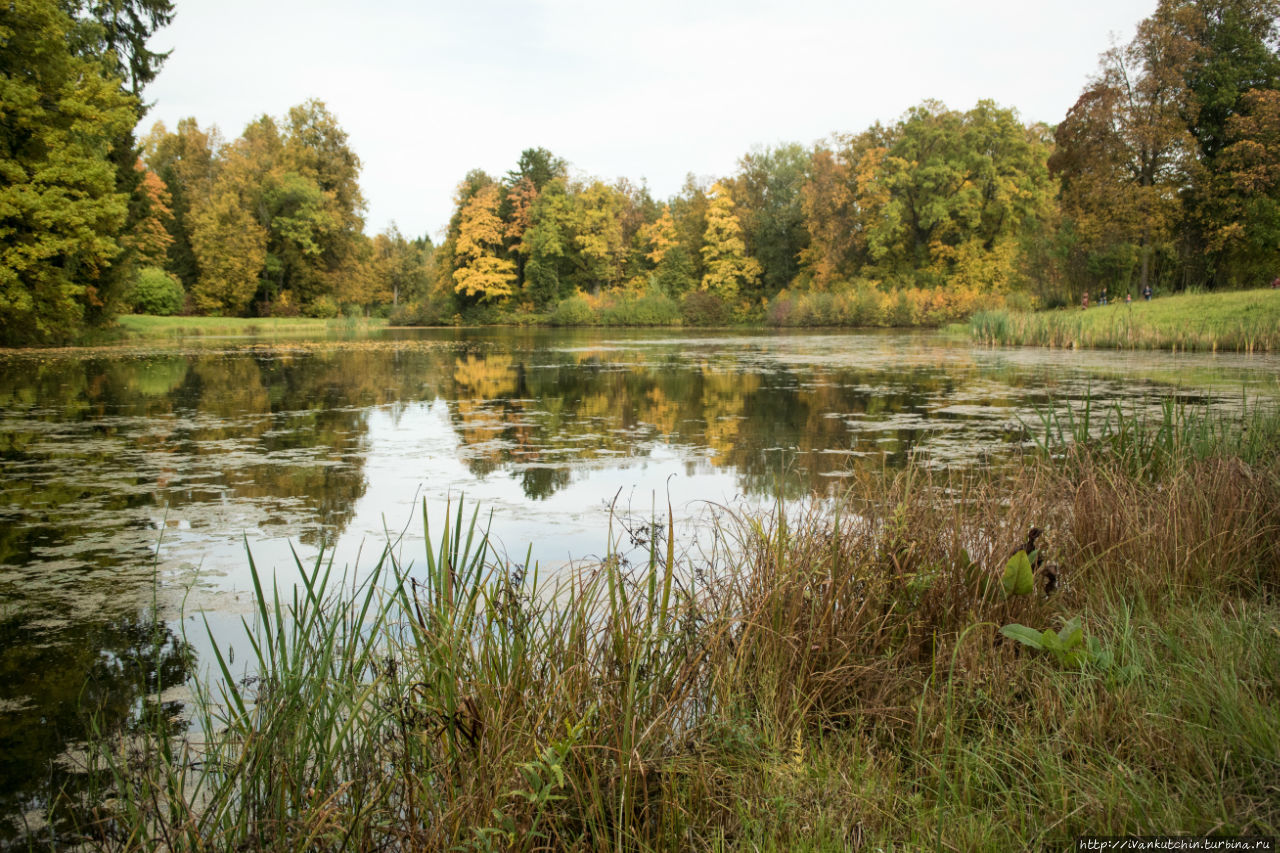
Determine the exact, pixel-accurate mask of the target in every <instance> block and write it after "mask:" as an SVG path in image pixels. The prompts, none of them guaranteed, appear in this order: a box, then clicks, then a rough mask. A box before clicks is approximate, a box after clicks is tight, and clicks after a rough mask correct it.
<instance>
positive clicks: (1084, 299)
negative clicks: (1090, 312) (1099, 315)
mask: <svg viewBox="0 0 1280 853" xmlns="http://www.w3.org/2000/svg"><path fill="white" fill-rule="evenodd" d="M1080 307H1081V308H1088V307H1089V291H1087V290H1086V291H1085V292H1084V296H1083V297H1081V298H1080Z"/></svg>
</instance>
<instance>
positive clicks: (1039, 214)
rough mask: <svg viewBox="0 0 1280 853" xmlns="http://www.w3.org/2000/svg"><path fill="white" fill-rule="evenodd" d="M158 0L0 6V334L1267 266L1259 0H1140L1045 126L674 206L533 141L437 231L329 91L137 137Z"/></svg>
mask: <svg viewBox="0 0 1280 853" xmlns="http://www.w3.org/2000/svg"><path fill="white" fill-rule="evenodd" d="M173 14H174V8H173V5H172V3H171V2H170V0H11V2H9V3H8V4H6V5H5V6H3V7H0V43H2V44H3V45H4V50H3V51H0V72H2V75H0V81H2V82H0V86H2V87H3V89H2V96H0V110H2V111H3V125H2V127H0V255H2V256H3V257H2V260H0V344H4V345H10V346H14V345H17V346H22V345H53V344H63V343H69V342H74V341H77V340H82V339H83V338H84V336H85V335H86V334H87V333H91V332H93V331H94V330H96V329H100V328H103V327H108V326H110V324H111V323H112V322H113V319H114V317H116V316H117V315H119V314H120V313H126V312H132V313H148V314H175V313H187V314H207V315H221V316H261V317H267V316H273V317H277V316H279V317H288V316H309V317H335V316H339V315H347V316H353V315H360V316H367V315H373V316H384V317H388V316H389V317H390V318H391V321H392V322H395V323H405V324H450V323H503V322H522V323H530V322H534V323H539V322H540V323H550V324H566V325H571V324H593V323H602V324H619V325H662V324H691V325H699V324H706V325H718V324H726V323H735V322H736V323H759V324H763V323H768V324H774V325H830V324H844V325H863V326H876V325H881V326H910V325H937V324H941V323H945V322H948V321H951V320H956V319H960V318H963V317H967V316H969V315H970V314H972V313H973V312H974V311H976V310H978V309H981V308H989V307H996V306H1005V305H1007V306H1012V307H1021V308H1027V307H1039V308H1052V307H1056V306H1062V305H1066V304H1072V303H1074V302H1075V301H1077V300H1078V299H1079V295H1080V294H1081V293H1082V292H1084V291H1087V290H1096V289H1099V288H1102V287H1108V288H1110V290H1111V292H1112V293H1113V294H1117V295H1118V294H1120V293H1123V292H1126V291H1128V292H1133V293H1137V292H1139V291H1141V290H1142V289H1144V288H1145V287H1146V286H1147V285H1151V286H1152V287H1154V288H1156V289H1158V290H1162V291H1175V290H1187V289H1193V290H1194V289H1203V290H1220V289H1237V288H1246V287H1257V286H1260V285H1263V284H1266V283H1268V282H1270V281H1271V280H1272V279H1273V278H1274V277H1275V276H1276V275H1278V274H1280V24H1278V21H1280V0H1160V2H1159V4H1158V6H1157V7H1156V9H1155V10H1154V11H1153V13H1152V14H1151V15H1150V16H1149V17H1148V18H1146V19H1145V20H1143V21H1142V22H1141V24H1140V25H1139V26H1138V28H1137V31H1136V33H1135V34H1134V36H1133V37H1132V39H1131V40H1130V41H1129V42H1127V43H1124V44H1117V45H1114V46H1112V47H1111V49H1109V50H1107V51H1106V52H1105V53H1103V54H1102V55H1101V57H1100V59H1099V63H1098V67H1097V70H1096V72H1095V73H1094V74H1093V75H1092V76H1091V77H1090V78H1089V79H1088V80H1086V81H1084V87H1083V91H1082V93H1081V94H1080V96H1079V99H1078V100H1077V101H1076V103H1075V104H1074V106H1072V107H1071V108H1070V109H1069V110H1068V111H1067V113H1066V115H1065V116H1063V117H1062V119H1061V120H1060V121H1059V122H1058V124H1057V125H1056V126H1049V125H1046V124H1027V123H1025V122H1024V121H1023V120H1022V119H1021V117H1020V116H1019V114H1018V112H1017V110H1016V109H1015V108H1013V107H1008V106H1002V105H999V104H997V103H994V102H992V101H989V100H983V101H979V102H978V103H977V104H976V105H974V106H973V107H972V108H970V109H968V110H964V111H960V110H956V109H953V108H949V107H947V106H946V105H944V104H942V103H938V102H935V101H925V102H923V103H921V104H918V105H916V106H913V107H911V108H909V109H907V111H906V112H905V113H904V114H903V115H902V116H901V117H900V118H899V119H898V120H897V121H896V122H893V123H892V124H888V125H882V124H875V125H873V126H872V127H869V128H866V129H863V130H860V131H856V132H850V133H837V134H833V135H832V136H830V137H829V138H826V139H823V140H820V141H817V142H815V143H812V144H808V145H805V144H801V143H792V144H783V145H777V146H773V147H765V148H755V149H752V150H750V151H749V152H748V153H746V154H744V155H743V156H742V157H741V158H740V159H739V161H738V164H737V170H736V171H735V172H734V173H733V174H731V175H725V176H720V177H697V176H694V175H692V174H690V176H689V177H688V178H687V180H686V181H685V184H684V186H683V187H682V188H681V190H680V191H679V192H678V193H677V194H675V195H674V196H672V197H671V198H667V199H658V198H654V197H653V195H652V194H651V192H650V191H649V189H648V188H647V186H646V185H645V183H644V182H643V181H640V182H638V183H637V182H635V181H633V180H630V179H627V178H618V179H614V180H606V179H603V178H598V177H593V176H588V175H582V174H579V173H577V172H575V171H574V170H573V169H572V168H571V164H569V163H568V162H566V161H565V160H564V159H562V158H561V157H559V156H557V155H556V154H555V153H553V152H551V151H548V150H546V149H544V148H541V147H529V148H526V149H525V150H524V151H523V153H522V154H521V155H520V157H519V159H518V160H517V162H516V163H515V164H513V166H512V168H511V169H510V170H509V171H508V172H506V173H505V174H502V175H490V174H488V173H486V172H484V171H481V170H475V171H472V172H469V173H468V174H467V175H465V176H464V177H463V178H462V180H461V181H460V182H459V183H458V185H457V190H456V192H455V196H454V212H453V215H452V218H451V219H450V221H449V223H448V226H447V228H446V229H445V230H444V231H443V233H441V234H439V235H437V237H436V240H433V239H432V238H431V237H430V236H428V235H420V236H406V235H403V234H401V233H400V232H399V231H398V230H397V229H396V228H395V227H394V226H392V227H391V228H390V229H388V230H387V231H385V232H383V233H380V234H377V235H374V236H372V237H371V236H369V235H367V234H366V232H365V220H364V211H365V200H364V197H363V194H362V192H361V188H360V183H359V178H360V167H361V164H360V158H359V156H358V155H357V153H356V152H355V151H353V150H352V149H351V147H350V145H349V143H348V138H347V135H346V133H345V132H344V131H343V129H342V127H341V125H340V123H339V121H338V117H337V116H335V115H334V114H333V113H331V112H330V111H329V109H328V108H327V107H326V105H325V104H324V103H323V101H321V100H318V99H312V100H308V101H306V102H305V103H302V104H299V105H297V106H295V107H293V108H292V109H290V110H289V111H288V114H287V115H284V116H279V117H271V116H266V115H264V116H261V117H259V118H258V119H256V120H255V121H253V122H252V123H250V124H249V126H248V127H246V128H244V130H243V131H242V133H241V134H240V135H239V136H238V137H236V138H235V139H231V140H227V139H225V138H223V136H222V135H221V133H220V131H219V130H218V129H217V128H216V127H213V126H205V127H201V125H200V123H199V121H198V119H197V118H195V117H192V118H187V119H184V120H182V121H180V122H179V123H178V125H177V127H175V128H167V127H165V126H164V125H163V124H159V123H157V124H155V125H154V126H152V127H151V128H150V130H149V131H147V132H145V133H143V134H141V135H139V134H138V132H137V131H136V128H138V127H140V126H142V125H143V124H145V115H146V112H147V109H146V101H145V98H144V90H145V87H146V84H147V83H148V82H150V81H151V80H152V79H154V77H155V75H156V74H157V73H158V71H159V68H160V66H161V64H162V63H163V61H164V59H165V55H164V54H159V53H156V52H153V51H151V50H150V49H149V48H148V47H147V44H148V40H149V39H150V38H151V36H152V35H153V34H154V33H155V32H156V31H157V30H158V29H159V28H161V27H163V26H165V25H166V24H168V23H169V22H170V21H171V20H172V17H173ZM781 130H783V131H784V132H785V129H781ZM517 132H518V131H517Z"/></svg>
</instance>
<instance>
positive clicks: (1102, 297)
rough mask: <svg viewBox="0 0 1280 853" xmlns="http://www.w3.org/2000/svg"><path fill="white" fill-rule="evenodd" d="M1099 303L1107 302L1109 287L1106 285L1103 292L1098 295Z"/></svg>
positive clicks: (1104, 303)
mask: <svg viewBox="0 0 1280 853" xmlns="http://www.w3.org/2000/svg"><path fill="white" fill-rule="evenodd" d="M1098 304H1099V305H1106V304H1107V289H1106V288H1105V287H1104V288H1102V294H1101V295H1099V296H1098Z"/></svg>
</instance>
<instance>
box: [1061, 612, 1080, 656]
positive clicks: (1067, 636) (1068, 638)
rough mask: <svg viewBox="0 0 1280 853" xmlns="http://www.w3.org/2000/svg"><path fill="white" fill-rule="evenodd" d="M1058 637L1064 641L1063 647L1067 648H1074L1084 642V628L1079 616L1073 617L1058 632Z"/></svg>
mask: <svg viewBox="0 0 1280 853" xmlns="http://www.w3.org/2000/svg"><path fill="white" fill-rule="evenodd" d="M1058 639H1060V640H1061V641H1062V647H1063V648H1065V649H1074V648H1075V647H1076V646H1079V645H1081V644H1082V643H1083V642H1084V629H1083V628H1082V627H1081V624H1080V617H1079V616H1075V617H1072V619H1071V620H1070V621H1069V622H1067V624H1065V625H1063V626H1062V630H1061V631H1059V632H1058Z"/></svg>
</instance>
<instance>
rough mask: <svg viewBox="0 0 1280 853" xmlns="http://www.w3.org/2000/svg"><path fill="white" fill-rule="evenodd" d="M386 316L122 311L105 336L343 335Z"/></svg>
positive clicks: (129, 338)
mask: <svg viewBox="0 0 1280 853" xmlns="http://www.w3.org/2000/svg"><path fill="white" fill-rule="evenodd" d="M386 323H387V321H386V320H380V319H376V318H375V319H368V318H351V317H339V318H335V319H331V320H321V319H313V318H310V317H156V316H152V315H146V314H125V315H123V316H121V317H119V318H118V320H117V329H115V330H112V332H111V333H109V336H110V337H112V338H114V339H116V340H120V341H126V342H144V341H156V340H172V339H175V338H187V337H265V338H288V337H305V336H317V335H333V336H338V335H347V334H355V333H359V332H365V331H369V330H372V329H379V328H381V327H383V326H385V325H386Z"/></svg>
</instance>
